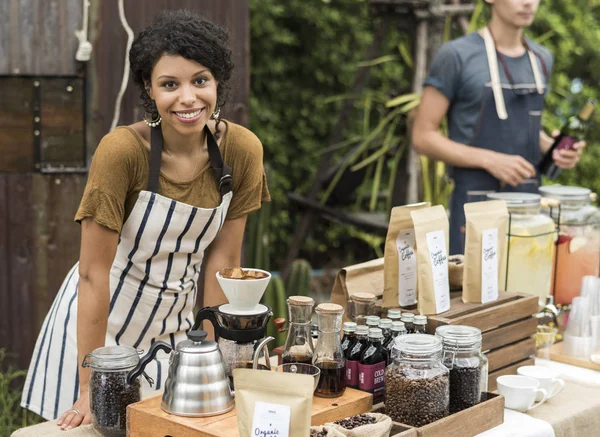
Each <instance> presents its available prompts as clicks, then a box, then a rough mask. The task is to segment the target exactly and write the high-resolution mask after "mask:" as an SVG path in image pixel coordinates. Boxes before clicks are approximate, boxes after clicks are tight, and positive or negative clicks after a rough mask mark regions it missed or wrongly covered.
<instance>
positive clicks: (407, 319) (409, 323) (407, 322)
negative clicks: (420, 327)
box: [400, 313, 415, 334]
mask: <svg viewBox="0 0 600 437" xmlns="http://www.w3.org/2000/svg"><path fill="white" fill-rule="evenodd" d="M414 318H415V315H414V314H413V313H402V318H401V319H400V320H401V321H402V322H403V323H404V327H405V328H406V333H407V334H414V332H415V326H414V324H413V321H414Z"/></svg>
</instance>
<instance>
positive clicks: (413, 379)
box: [385, 365, 449, 427]
mask: <svg viewBox="0 0 600 437" xmlns="http://www.w3.org/2000/svg"><path fill="white" fill-rule="evenodd" d="M446 372H447V371H446V370H445V369H444V370H443V371H441V370H440V369H439V368H438V369H418V368H410V367H401V366H394V365H391V366H389V367H388V369H387V374H386V378H385V385H386V387H385V391H386V400H385V410H386V412H387V414H388V415H389V416H390V417H391V418H392V420H393V421H395V422H400V423H404V424H406V425H410V426H416V427H419V426H423V425H427V424H428V423H431V422H434V421H436V420H439V419H441V418H443V417H445V416H447V415H448V412H449V408H448V407H449V378H448V374H447V373H446Z"/></svg>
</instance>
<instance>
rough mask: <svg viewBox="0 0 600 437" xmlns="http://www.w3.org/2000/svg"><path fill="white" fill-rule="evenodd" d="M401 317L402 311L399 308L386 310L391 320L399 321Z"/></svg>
mask: <svg viewBox="0 0 600 437" xmlns="http://www.w3.org/2000/svg"><path fill="white" fill-rule="evenodd" d="M401 317H402V312H401V311H400V310H399V309H395V308H394V309H391V310H388V312H387V318H388V319H390V320H391V321H392V322H399V321H400V318H401Z"/></svg>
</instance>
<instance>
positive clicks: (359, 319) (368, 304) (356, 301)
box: [348, 293, 377, 325]
mask: <svg viewBox="0 0 600 437" xmlns="http://www.w3.org/2000/svg"><path fill="white" fill-rule="evenodd" d="M376 300H377V297H375V295H374V294H372V293H355V294H353V295H352V296H350V305H349V308H348V317H349V318H350V320H351V321H353V322H356V324H357V325H365V324H366V318H367V316H370V315H371V314H372V312H373V307H374V306H375V301H376Z"/></svg>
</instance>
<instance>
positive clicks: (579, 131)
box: [538, 100, 596, 179]
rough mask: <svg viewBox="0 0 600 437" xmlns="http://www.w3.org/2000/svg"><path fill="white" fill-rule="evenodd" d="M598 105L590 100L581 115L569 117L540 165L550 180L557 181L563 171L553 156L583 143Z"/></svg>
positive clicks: (542, 171) (541, 171) (540, 168)
mask: <svg viewBox="0 0 600 437" xmlns="http://www.w3.org/2000/svg"><path fill="white" fill-rule="evenodd" d="M595 107H596V103H595V102H594V101H593V100H588V101H587V103H586V104H585V106H584V107H583V109H582V110H581V111H580V112H579V114H576V115H573V116H571V117H569V119H568V120H567V123H566V124H565V125H564V126H563V128H562V129H561V131H560V134H559V135H558V136H557V137H556V138H555V139H554V142H553V143H552V146H550V149H548V151H547V152H546V154H545V155H544V157H543V158H542V160H541V161H540V163H539V165H538V170H539V171H540V173H541V174H543V175H545V176H547V177H548V178H550V179H556V178H557V177H558V175H559V174H560V172H561V169H560V168H559V167H558V166H557V165H556V164H555V163H554V159H553V158H552V155H553V153H554V151H555V150H571V149H572V148H573V145H574V144H575V143H577V142H578V141H582V140H583V139H584V138H585V134H586V133H587V128H588V121H589V119H590V117H591V116H592V113H593V112H594V109H595Z"/></svg>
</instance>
